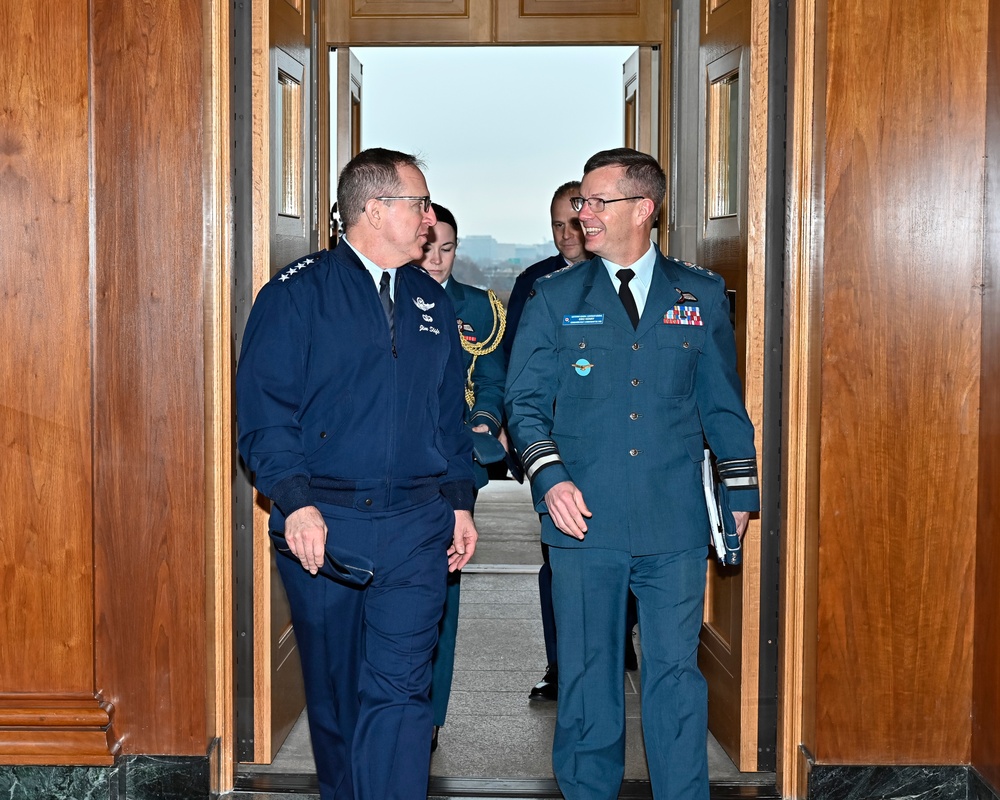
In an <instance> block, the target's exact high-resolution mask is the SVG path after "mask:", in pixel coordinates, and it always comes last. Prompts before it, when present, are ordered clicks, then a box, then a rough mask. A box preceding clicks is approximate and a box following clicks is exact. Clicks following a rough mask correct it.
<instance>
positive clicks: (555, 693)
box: [528, 664, 559, 700]
mask: <svg viewBox="0 0 1000 800" xmlns="http://www.w3.org/2000/svg"><path fill="white" fill-rule="evenodd" d="M528 699H529V700H558V699H559V669H558V667H556V665H555V664H549V666H548V667H547V668H546V670H545V677H543V678H542V679H541V680H540V681H539V682H538V683H536V684H535V685H534V686H533V687H531V693H530V694H529V695H528Z"/></svg>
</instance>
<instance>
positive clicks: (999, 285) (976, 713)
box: [972, 0, 1000, 786]
mask: <svg viewBox="0 0 1000 800" xmlns="http://www.w3.org/2000/svg"><path fill="white" fill-rule="evenodd" d="M988 52H989V60H988V64H987V79H986V81H987V82H986V85H987V93H986V213H985V215H984V219H985V222H986V230H985V232H984V233H985V246H984V248H983V251H984V256H985V258H984V264H983V359H982V376H981V378H980V380H981V386H980V393H979V394H980V412H979V414H980V416H979V432H980V433H979V436H980V443H979V525H978V531H977V534H978V535H977V542H978V547H977V550H976V625H975V666H974V678H973V691H972V763H973V764H974V765H975V766H976V768H977V769H978V770H979V772H980V773H981V774H982V775H983V777H985V778H986V779H987V780H988V781H989V782H990V783H991V784H992V785H993V786H1000V725H998V724H997V720H1000V669H998V665H1000V624H998V622H997V620H998V618H1000V535H998V534H1000V0H990V3H989V27H988Z"/></svg>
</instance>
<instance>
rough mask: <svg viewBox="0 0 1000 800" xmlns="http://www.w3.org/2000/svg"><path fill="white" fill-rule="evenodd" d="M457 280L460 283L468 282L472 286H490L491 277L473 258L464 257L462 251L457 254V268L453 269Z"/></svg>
mask: <svg viewBox="0 0 1000 800" xmlns="http://www.w3.org/2000/svg"><path fill="white" fill-rule="evenodd" d="M452 274H453V275H454V276H455V280H457V281H458V282H459V283H467V284H469V285H470V286H481V287H488V286H489V285H490V279H489V278H488V277H486V274H485V273H484V272H483V271H482V270H481V269H480V268H479V265H478V264H477V263H476V262H475V261H472V260H471V259H468V258H464V257H463V256H462V255H461V253H459V254H458V255H457V256H455V269H454V270H453V271H452Z"/></svg>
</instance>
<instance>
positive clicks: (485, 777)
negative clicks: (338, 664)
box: [235, 481, 774, 800]
mask: <svg viewBox="0 0 1000 800" xmlns="http://www.w3.org/2000/svg"><path fill="white" fill-rule="evenodd" d="M476 522H477V525H478V527H479V530H480V543H479V547H478V549H477V552H476V556H475V558H474V560H473V563H472V564H470V565H469V566H468V567H467V568H466V569H465V570H464V571H463V575H462V601H461V610H460V615H459V630H458V644H457V648H456V656H455V677H454V683H453V686H452V694H451V700H450V704H449V708H448V719H447V722H446V724H445V726H444V727H443V728H442V729H441V732H440V736H439V746H438V749H437V752H436V753H435V754H434V756H433V758H432V761H431V795H430V796H431V797H435V798H438V797H440V798H444V797H458V796H466V797H472V796H475V797H488V796H503V797H559V796H560V795H559V793H558V790H557V789H556V787H555V782H554V780H553V779H552V767H551V761H550V746H551V741H552V731H553V727H554V724H555V712H556V704H555V703H552V702H545V701H530V702H529V700H528V691H529V689H530V688H531V686H532V685H533V684H534V683H535V682H536V681H538V680H539V679H540V678H541V676H542V673H543V672H544V670H545V647H544V643H543V639H542V625H541V620H540V618H539V612H538V581H537V572H538V566H539V564H540V562H541V557H540V550H539V546H538V518H537V516H536V515H535V513H534V511H533V510H532V509H531V502H530V493H529V491H528V488H527V486H521V485H518V484H517V483H515V482H513V481H494V482H492V483H490V484H489V486H487V487H486V489H484V491H483V492H482V493H481V494H480V496H479V501H478V503H477V506H476ZM635 641H636V650H637V652H638V653H639V658H640V670H639V671H637V672H626V671H625V670H624V669H623V675H622V679H623V681H624V683H625V692H626V714H627V727H626V742H627V753H626V768H625V784H624V786H623V790H622V795H621V797H623V798H624V797H636V798H638V797H649V796H650V795H649V793H648V784H646V781H647V780H648V772H647V768H646V760H645V754H644V750H643V740H642V728H641V719H640V710H639V684H640V680H641V651H642V647H641V640H640V639H639V636H638V632H637V633H636V638H635ZM708 756H709V776H710V779H711V781H712V782H713V784H714V785H719V786H722V787H726V786H728V787H734V786H736V785H740V786H742V787H745V788H751V789H752V788H753V787H755V786H756V787H759V789H758V791H754V792H752V794H749V795H748V794H746V793H745V788H744V790H742V791H743V792H744V793H742V794H726V793H725V792H724V791H723V793H722V794H719V793H718V791H715V790H713V797H716V796H718V797H735V796H741V797H747V796H755V797H768V796H774V795H771V794H770V792H769V789H768V787H770V788H771V789H773V786H774V775H773V774H772V773H741V772H740V771H739V770H738V769H737V768H736V766H735V765H734V764H733V762H732V761H731V760H730V759H729V757H728V756H727V755H726V754H725V752H724V751H723V750H722V748H721V747H720V746H719V745H718V743H717V742H716V741H715V740H714V739H713V738H712V737H711V736H710V737H709V750H708ZM238 786H239V787H240V791H238V792H237V793H236V795H235V796H236V798H239V799H240V800H242V799H244V798H246V799H247V800H251V798H252V800H264V798H279V797H282V796H283V795H282V794H280V792H282V791H285V792H294V795H295V796H296V797H318V795H316V794H310V789H311V791H312V792H313V793H314V792H315V791H316V788H315V775H314V771H313V763H312V750H311V748H310V744H309V732H308V727H307V724H306V720H305V714H304V713H303V716H302V718H300V719H299V721H298V723H297V724H296V725H295V727H294V728H293V730H292V732H291V734H290V735H289V737H288V739H287V740H286V742H285V744H284V746H283V747H282V748H281V750H280V751H279V753H278V755H277V757H276V758H275V760H274V762H273V763H272V764H269V765H244V766H243V767H241V769H240V778H239V781H238ZM491 791H492V792H493V794H489V792H491Z"/></svg>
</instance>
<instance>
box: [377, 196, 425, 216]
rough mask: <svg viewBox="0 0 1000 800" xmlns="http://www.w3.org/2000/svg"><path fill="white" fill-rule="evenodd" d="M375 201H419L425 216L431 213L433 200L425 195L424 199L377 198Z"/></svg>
mask: <svg viewBox="0 0 1000 800" xmlns="http://www.w3.org/2000/svg"><path fill="white" fill-rule="evenodd" d="M375 199H376V200H381V201H382V202H385V201H386V200H419V201H420V205H421V207H422V208H423V210H424V213H425V214H426V213H427V212H428V211H430V208H431V198H430V197H429V196H428V195H424V196H423V197H376V198H375Z"/></svg>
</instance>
